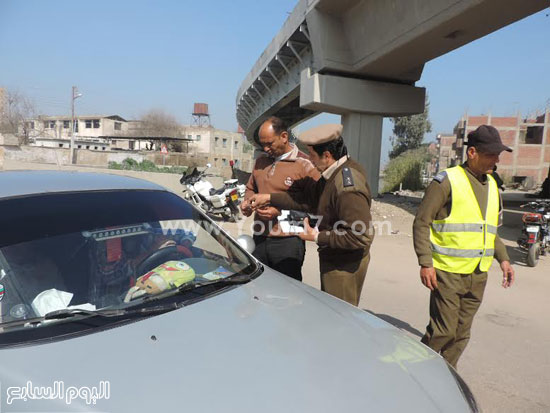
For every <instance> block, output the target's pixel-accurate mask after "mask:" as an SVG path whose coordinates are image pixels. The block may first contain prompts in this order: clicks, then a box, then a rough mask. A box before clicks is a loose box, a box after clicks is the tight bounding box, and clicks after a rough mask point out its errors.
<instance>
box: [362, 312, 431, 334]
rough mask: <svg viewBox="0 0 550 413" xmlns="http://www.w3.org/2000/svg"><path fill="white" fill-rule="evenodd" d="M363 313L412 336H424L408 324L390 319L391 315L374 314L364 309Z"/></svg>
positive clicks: (393, 318)
mask: <svg viewBox="0 0 550 413" xmlns="http://www.w3.org/2000/svg"><path fill="white" fill-rule="evenodd" d="M364 311H366V312H367V313H370V314H372V315H373V316H376V317H378V318H380V319H382V320H384V321H385V322H387V323H390V324H391V325H392V326H394V327H397V328H399V329H400V330H405V331H408V332H409V333H411V334H414V335H415V336H417V337H419V338H422V336H423V335H424V333H422V332H420V331H418V330H417V329H416V328H414V327H413V326H411V325H410V324H409V323H407V322H405V321H402V320H399V319H397V318H395V317H392V316H391V315H388V314H379V313H375V312H374V311H370V310H366V309H365V310H364Z"/></svg>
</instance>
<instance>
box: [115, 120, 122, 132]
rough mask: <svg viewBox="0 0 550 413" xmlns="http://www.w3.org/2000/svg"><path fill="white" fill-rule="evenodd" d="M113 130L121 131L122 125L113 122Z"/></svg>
mask: <svg viewBox="0 0 550 413" xmlns="http://www.w3.org/2000/svg"><path fill="white" fill-rule="evenodd" d="M115 130H122V123H120V122H115Z"/></svg>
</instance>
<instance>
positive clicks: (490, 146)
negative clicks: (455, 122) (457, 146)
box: [465, 125, 512, 153]
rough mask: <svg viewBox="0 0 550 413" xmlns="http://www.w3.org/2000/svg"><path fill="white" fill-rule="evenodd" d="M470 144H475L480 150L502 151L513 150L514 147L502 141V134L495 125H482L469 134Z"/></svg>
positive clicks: (488, 151)
mask: <svg viewBox="0 0 550 413" xmlns="http://www.w3.org/2000/svg"><path fill="white" fill-rule="evenodd" d="M465 143H466V145H468V146H474V147H475V148H476V149H478V150H479V151H480V152H486V153H501V152H502V151H507V152H512V149H511V148H509V147H508V146H506V145H504V144H503V143H502V140H501V139H500V134H499V133H498V130H497V129H496V128H495V127H494V126H490V125H481V126H480V127H479V128H477V129H476V130H475V131H472V132H470V133H469V134H468V142H465Z"/></svg>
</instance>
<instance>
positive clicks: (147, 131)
mask: <svg viewBox="0 0 550 413" xmlns="http://www.w3.org/2000/svg"><path fill="white" fill-rule="evenodd" d="M135 132H136V134H137V135H138V136H141V137H149V138H181V137H183V136H182V129H181V126H180V124H179V123H178V121H177V120H176V117H175V116H173V115H171V114H169V113H167V112H165V111H163V110H162V109H152V110H150V111H148V112H147V113H145V114H144V115H143V116H142V117H141V122H140V123H139V127H138V129H137V130H136V131H135ZM151 144H152V142H151ZM168 148H169V150H170V151H172V152H183V145H182V144H181V142H171V143H169V144H168Z"/></svg>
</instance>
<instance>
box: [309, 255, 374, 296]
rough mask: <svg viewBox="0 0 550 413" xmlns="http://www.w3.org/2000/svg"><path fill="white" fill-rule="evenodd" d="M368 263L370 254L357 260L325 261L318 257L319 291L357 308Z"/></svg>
mask: <svg viewBox="0 0 550 413" xmlns="http://www.w3.org/2000/svg"><path fill="white" fill-rule="evenodd" d="M369 262H370V253H369V254H367V255H365V256H364V257H360V258H359V259H358V260H357V259H356V260H346V259H345V258H341V259H340V260H338V261H336V260H327V259H325V258H323V257H319V269H320V271H321V290H323V291H324V292H327V293H329V294H330V295H333V296H335V297H338V298H340V299H341V300H344V301H347V302H348V303H350V304H352V305H354V306H358V305H359V299H360V298H361V290H362V289H363V283H364V282H365V276H366V274H367V269H368V267H369Z"/></svg>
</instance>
